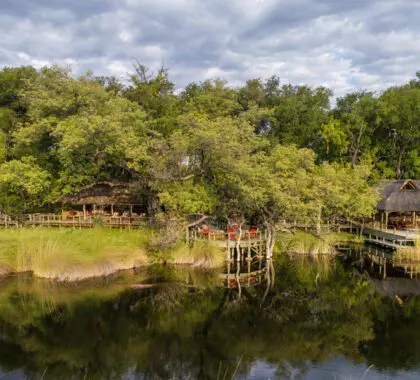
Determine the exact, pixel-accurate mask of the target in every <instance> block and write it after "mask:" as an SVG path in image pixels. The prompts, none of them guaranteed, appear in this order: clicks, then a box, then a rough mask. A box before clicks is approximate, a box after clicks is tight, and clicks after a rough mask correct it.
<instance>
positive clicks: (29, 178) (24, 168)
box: [0, 157, 50, 213]
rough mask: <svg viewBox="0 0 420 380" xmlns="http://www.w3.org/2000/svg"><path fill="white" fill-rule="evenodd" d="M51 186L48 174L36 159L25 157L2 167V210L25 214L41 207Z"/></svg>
mask: <svg viewBox="0 0 420 380" xmlns="http://www.w3.org/2000/svg"><path fill="white" fill-rule="evenodd" d="M49 186H50V176H49V174H48V172H46V171H45V170H43V169H42V168H41V167H40V166H38V165H37V163H36V160H35V158H34V157H23V158H22V159H21V160H11V161H8V162H5V163H3V164H1V165H0V209H3V210H5V211H6V212H14V213H15V212H16V211H19V212H23V211H28V210H30V209H31V208H32V207H36V206H40V205H42V204H43V202H44V199H45V198H44V197H45V195H46V193H47V191H48V187H49Z"/></svg>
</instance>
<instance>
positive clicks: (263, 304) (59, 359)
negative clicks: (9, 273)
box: [0, 248, 420, 380]
mask: <svg viewBox="0 0 420 380" xmlns="http://www.w3.org/2000/svg"><path fill="white" fill-rule="evenodd" d="M363 252H364V248H363V249H361V250H360V249H359V250H358V251H357V252H356V254H354V252H353V251H349V250H347V251H346V250H343V253H342V254H341V255H339V256H337V257H332V256H317V257H306V256H293V257H282V258H280V259H279V258H278V259H276V262H275V264H274V266H273V270H274V272H273V273H272V275H271V276H269V277H270V281H267V278H266V277H265V273H264V272H262V271H263V270H264V268H265V265H262V269H260V268H259V266H258V265H259V264H258V263H257V264H256V265H255V266H253V267H252V271H254V270H255V271H256V272H258V271H259V272H258V273H259V275H258V274H257V275H256V276H251V279H250V278H249V277H247V266H246V265H245V266H244V267H243V268H241V271H242V272H243V273H244V276H245V277H244V278H243V281H241V282H242V285H241V287H240V289H239V288H238V286H237V283H235V282H234V281H233V282H232V281H226V278H225V277H224V274H223V272H225V270H224V269H221V270H220V271H207V272H203V271H197V270H192V269H190V270H186V269H181V268H163V267H152V268H148V269H147V270H141V271H125V272H120V273H117V274H115V275H113V276H110V277H107V278H104V279H100V280H89V281H83V282H80V283H72V284H70V283H67V284H65V283H56V282H52V281H45V280H40V279H36V278H33V277H31V276H28V275H20V276H14V277H9V278H5V279H2V280H1V281H0V379H2V380H10V379H45V380H47V379H216V380H217V379H220V380H222V379H223V380H226V379H233V378H235V379H316V380H318V379H332V380H333V379H334V380H344V379H346V380H349V379H359V380H360V379H364V380H368V379H415V378H420V298H419V297H417V296H415V295H411V294H406V295H405V294H400V295H397V297H395V295H393V294H387V293H386V292H384V291H382V290H381V288H380V286H379V287H378V283H377V282H375V281H379V279H378V278H379V276H378V278H375V275H374V270H375V268H374V266H372V267H370V266H369V265H367V267H369V273H370V277H367V276H366V271H365V275H362V276H361V275H359V274H360V273H361V270H357V269H356V266H357V265H356V264H360V257H361V256H360V253H363ZM358 255H359V256H358ZM358 260H359V262H358ZM365 267H366V265H365ZM359 269H360V266H359ZM362 270H363V268H362ZM252 271H251V274H252ZM261 273H262V275H261ZM258 276H259V277H258ZM392 280H393V279H392V278H391V277H388V279H387V280H385V281H392ZM403 281H406V279H403ZM407 281H410V280H407ZM228 283H229V284H230V286H231V287H230V288H229V287H227V286H226V285H227V284H228ZM412 284H413V285H412V286H414V284H416V282H412ZM409 286H410V285H409ZM417 334H419V339H417Z"/></svg>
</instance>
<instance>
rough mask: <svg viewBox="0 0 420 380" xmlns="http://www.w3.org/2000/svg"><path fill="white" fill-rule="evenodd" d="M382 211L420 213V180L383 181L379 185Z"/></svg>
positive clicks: (379, 205) (379, 208)
mask: <svg viewBox="0 0 420 380" xmlns="http://www.w3.org/2000/svg"><path fill="white" fill-rule="evenodd" d="M378 188H379V191H380V193H381V196H382V199H381V201H380V202H379V203H378V206H377V209H378V210H380V211H396V212H412V211H420V180H398V181H383V182H381V183H380V184H378Z"/></svg>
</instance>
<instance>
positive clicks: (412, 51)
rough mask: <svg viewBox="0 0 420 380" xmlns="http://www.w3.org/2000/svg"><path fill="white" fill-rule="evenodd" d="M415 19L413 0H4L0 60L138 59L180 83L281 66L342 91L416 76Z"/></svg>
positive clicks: (96, 64) (89, 65)
mask: <svg viewBox="0 0 420 380" xmlns="http://www.w3.org/2000/svg"><path fill="white" fill-rule="evenodd" d="M419 19H420V3H418V2H416V1H411V0H352V1H337V0H230V1H225V0H154V1H152V0H6V1H5V0H3V1H0V33H1V34H2V36H3V38H2V41H1V42H0V66H5V65H20V64H35V65H37V66H40V65H42V64H45V63H48V62H49V63H63V64H66V63H73V65H74V69H75V71H77V72H78V73H80V72H82V71H84V70H87V69H92V70H94V71H95V72H96V73H97V74H98V75H107V74H116V75H119V76H123V75H125V74H124V71H125V70H129V69H130V66H131V60H132V59H133V58H137V59H139V60H140V61H141V62H143V63H145V64H146V65H148V66H150V67H151V68H152V69H156V68H157V67H158V66H160V65H161V64H162V63H163V62H164V64H165V65H166V66H167V67H169V68H170V73H171V74H172V79H173V80H174V82H175V83H176V86H177V87H182V86H185V85H186V84H187V83H188V82H190V81H200V80H203V79H205V78H207V77H208V76H211V75H217V76H222V77H225V79H227V80H228V81H229V82H230V83H233V84H234V85H238V84H240V83H244V82H245V80H246V79H249V78H252V77H262V78H264V77H268V76H270V75H273V74H278V75H280V76H281V77H282V78H283V80H284V81H286V82H287V81H291V82H293V83H308V84H310V85H313V86H315V85H327V86H329V87H332V88H333V89H334V90H335V92H336V94H337V95H339V94H342V93H343V92H344V91H349V90H351V89H354V88H360V87H364V86H366V87H368V88H372V89H374V90H377V89H380V88H381V87H382V88H383V86H386V85H388V84H389V83H393V84H395V82H396V81H397V82H398V81H405V80H407V79H408V78H410V77H411V76H413V75H414V72H415V70H416V69H417V68H416V67H415V65H416V62H418V61H419V58H420V49H419V44H418V43H417V41H418V40H419V34H420V26H419V23H418V20H419Z"/></svg>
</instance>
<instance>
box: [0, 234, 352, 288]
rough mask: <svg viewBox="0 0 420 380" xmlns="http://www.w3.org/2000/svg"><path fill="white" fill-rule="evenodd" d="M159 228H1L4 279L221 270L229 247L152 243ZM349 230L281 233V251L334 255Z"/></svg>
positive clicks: (0, 272)
mask: <svg viewBox="0 0 420 380" xmlns="http://www.w3.org/2000/svg"><path fill="white" fill-rule="evenodd" d="M154 234H156V232H155V231H152V230H149V229H142V230H131V231H129V230H122V231H120V230H109V229H102V228H96V229H92V230H70V229H51V228H49V229H46V228H36V229H25V228H24V229H9V230H0V277H2V276H7V275H10V274H14V273H25V272H30V273H32V274H33V275H34V276H35V277H39V278H46V279H53V280H58V281H81V280H85V279H89V278H94V277H105V276H108V275H111V274H114V273H116V272H118V271H121V270H127V269H133V268H144V267H148V266H150V265H153V264H160V265H174V266H185V267H192V268H203V269H215V268H220V267H221V266H222V265H223V264H224V263H225V259H226V254H225V253H224V251H223V250H222V249H220V248H218V247H215V246H212V245H211V244H209V243H206V242H197V243H195V244H194V245H192V246H189V245H188V244H187V243H185V242H183V241H180V242H178V243H177V244H176V245H174V246H172V247H170V248H168V249H166V250H162V249H160V250H156V249H154V248H153V247H152V246H151V241H152V240H153V236H154ZM352 238H354V237H353V236H352V235H350V234H344V233H332V234H323V235H322V236H321V239H320V238H317V237H315V236H314V235H311V234H309V233H303V232H298V233H295V234H287V235H286V234H282V235H280V236H279V241H280V242H279V244H278V246H277V247H276V250H277V252H278V253H282V252H285V250H286V251H288V252H293V253H307V254H312V255H317V254H334V251H335V250H334V245H335V244H336V243H338V242H343V241H346V242H349V241H350V239H352Z"/></svg>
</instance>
